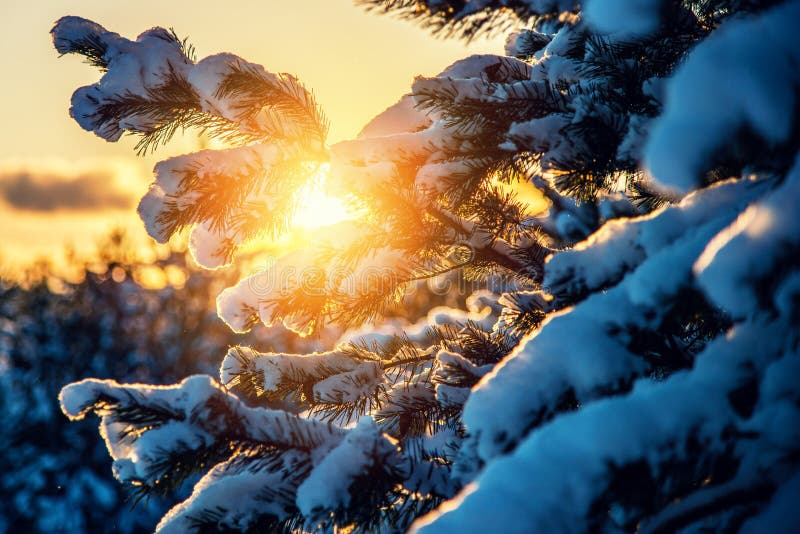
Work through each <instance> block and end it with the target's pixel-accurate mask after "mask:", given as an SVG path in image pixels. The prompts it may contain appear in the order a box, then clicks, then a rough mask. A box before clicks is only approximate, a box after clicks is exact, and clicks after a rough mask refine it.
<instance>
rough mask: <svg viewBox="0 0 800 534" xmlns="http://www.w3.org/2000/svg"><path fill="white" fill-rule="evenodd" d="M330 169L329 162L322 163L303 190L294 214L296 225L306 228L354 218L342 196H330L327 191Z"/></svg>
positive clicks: (319, 226)
mask: <svg viewBox="0 0 800 534" xmlns="http://www.w3.org/2000/svg"><path fill="white" fill-rule="evenodd" d="M328 170H329V166H328V165H327V164H324V165H322V166H321V167H320V168H319V169H318V170H317V173H316V174H315V176H314V178H312V180H311V183H309V184H308V185H307V186H306V187H305V188H304V191H302V193H301V197H300V205H299V207H298V209H297V211H296V212H295V216H294V226H295V227H298V228H300V229H305V230H308V229H314V228H322V227H323V226H330V225H332V224H336V223H338V222H341V221H345V220H347V219H352V218H353V214H352V213H350V211H349V210H348V209H347V206H346V205H345V203H344V201H343V200H342V199H341V198H338V197H333V196H330V195H328V194H327V193H326V192H325V179H326V178H327V176H328Z"/></svg>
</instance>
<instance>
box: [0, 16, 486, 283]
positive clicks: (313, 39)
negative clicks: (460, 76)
mask: <svg viewBox="0 0 800 534" xmlns="http://www.w3.org/2000/svg"><path fill="white" fill-rule="evenodd" d="M63 15H79V16H82V17H86V18H89V19H93V20H95V21H96V22H99V23H100V24H102V25H104V26H105V27H106V28H108V29H109V30H112V31H116V32H118V33H120V34H121V35H124V36H125V37H128V38H135V37H136V35H138V34H139V33H140V32H142V31H144V30H145V29H147V28H150V27H152V26H164V27H167V28H168V27H173V28H175V30H176V31H177V33H178V34H179V35H181V36H188V37H189V40H190V42H191V43H192V44H194V46H195V48H196V50H197V55H198V58H202V57H204V56H206V55H210V54H214V53H217V52H223V51H226V52H232V53H234V54H238V55H240V56H242V57H243V58H245V59H247V60H248V61H252V62H255V63H260V64H262V65H264V66H265V67H266V68H267V69H268V70H271V71H274V72H290V73H293V74H295V75H297V76H298V77H299V78H300V79H301V80H302V81H303V82H304V83H305V84H306V86H308V87H309V88H311V89H313V90H314V92H315V94H316V96H317V98H318V100H319V102H320V103H321V105H322V106H323V107H324V109H325V111H326V113H327V114H328V117H329V118H330V120H331V134H330V139H329V140H330V142H335V141H339V140H342V139H346V138H349V137H352V136H354V135H356V134H357V133H358V131H359V130H360V129H361V127H362V126H363V125H364V124H365V123H366V122H367V121H368V120H369V119H370V118H372V117H373V116H374V115H376V114H377V113H379V112H381V111H382V110H383V109H385V108H386V107H387V106H389V105H391V104H392V103H394V102H395V101H396V100H397V99H398V98H399V97H400V96H401V95H402V94H404V93H405V92H407V91H408V89H409V87H410V85H411V82H412V80H413V78H414V76H416V75H420V74H422V75H433V74H436V73H437V72H439V71H441V70H442V69H443V68H444V67H446V66H447V65H449V64H450V63H452V62H453V61H455V60H456V59H459V58H461V57H464V56H466V55H469V54H473V53H487V52H489V53H500V52H501V51H502V40H501V39H499V38H498V39H495V40H484V41H478V42H476V43H472V44H471V45H469V46H468V45H465V44H464V43H462V42H460V41H455V40H440V39H435V38H433V37H431V36H430V35H429V34H428V33H427V32H425V31H424V30H421V29H419V28H417V27H415V26H413V25H412V24H410V23H408V22H403V21H399V20H396V19H393V18H390V17H385V16H378V15H374V14H368V13H365V12H364V11H363V10H362V9H360V8H357V7H355V6H354V5H353V3H352V1H351V0H260V1H252V2H244V1H228V2H220V1H209V0H194V1H192V2H184V1H171V0H159V1H152V0H136V1H123V0H114V1H110V0H81V1H71V2H69V1H63V0H50V1H46V0H38V1H30V0H2V2H0V46H2V50H3V54H2V55H1V56H0V72H2V80H3V83H0V102H2V103H3V105H2V108H1V109H2V117H3V127H2V129H0V267H2V268H4V269H8V268H9V267H11V266H18V265H21V264H25V263H28V262H30V261H32V260H33V259H35V258H36V257H37V256H47V257H50V258H53V259H55V260H57V257H58V256H59V255H60V253H61V251H62V250H63V248H64V246H65V245H66V244H68V243H70V244H72V245H73V246H74V247H75V248H76V249H77V250H78V251H81V252H87V253H88V252H89V251H90V250H91V249H92V248H93V247H94V243H95V242H96V240H97V239H98V238H99V237H100V236H102V235H104V234H105V233H106V232H107V231H108V230H109V228H111V227H112V226H114V225H120V226H124V227H126V228H129V229H131V230H132V231H133V232H135V233H136V235H137V236H138V237H139V239H144V233H143V231H142V229H141V225H140V223H139V222H138V219H137V217H136V214H135V209H134V207H133V206H132V205H129V202H134V203H135V202H136V201H137V200H138V198H139V197H140V196H141V194H143V192H144V191H145V189H146V187H147V183H148V182H149V181H150V170H151V168H152V166H153V164H154V163H155V162H156V161H158V160H159V159H164V158H166V157H169V156H171V155H175V154H180V153H184V152H188V151H191V150H194V149H196V148H197V147H196V141H195V140H194V138H191V137H187V138H185V139H179V140H175V141H173V142H172V143H171V144H169V145H168V146H166V147H164V148H162V149H160V150H159V151H158V152H157V153H156V154H155V156H148V157H146V158H139V157H136V156H135V155H134V153H133V150H132V147H133V145H134V142H133V140H132V139H129V138H123V140H122V141H120V142H118V143H107V142H105V141H103V140H101V139H99V138H97V137H95V136H94V135H93V134H91V133H89V132H85V131H83V130H81V129H80V128H79V127H78V125H77V124H76V123H75V122H73V121H72V120H71V119H70V118H69V116H68V111H67V110H68V108H69V100H70V96H71V94H72V92H73V91H74V90H75V89H76V88H77V87H78V86H81V85H87V84H90V83H94V82H95V81H97V79H98V78H99V73H98V72H97V71H95V70H94V69H93V68H92V67H90V66H89V65H85V64H83V63H82V62H81V61H80V58H78V57H63V58H60V59H59V58H58V56H57V54H56V52H55V51H54V49H53V47H52V44H51V41H50V35H49V30H50V28H51V27H52V25H53V23H54V22H55V20H57V19H58V18H59V17H61V16H63ZM109 180H111V181H113V182H114V183H115V187H113V188H107V189H108V192H105V193H103V194H100V193H98V191H100V190H101V189H102V188H98V187H95V185H96V184H102V183H107V181H109ZM65 181H66V182H71V183H70V184H67V185H64V183H63V182H65ZM31 199H33V200H31ZM65 199H66V200H65ZM63 204H66V207H63V206H62V205H63Z"/></svg>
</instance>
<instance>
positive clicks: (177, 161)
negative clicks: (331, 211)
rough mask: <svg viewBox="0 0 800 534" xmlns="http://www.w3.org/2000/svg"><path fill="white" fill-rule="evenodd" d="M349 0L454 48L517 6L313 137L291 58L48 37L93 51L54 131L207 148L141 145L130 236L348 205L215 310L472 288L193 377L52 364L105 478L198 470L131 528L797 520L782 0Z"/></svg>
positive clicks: (317, 306) (241, 318)
mask: <svg viewBox="0 0 800 534" xmlns="http://www.w3.org/2000/svg"><path fill="white" fill-rule="evenodd" d="M365 3H366V4H367V5H368V7H371V8H372V9H377V10H382V11H386V12H394V13H397V14H399V15H401V16H404V17H407V18H413V19H415V20H418V21H419V22H420V23H421V24H422V25H424V26H426V27H431V28H433V29H434V30H436V31H440V32H444V33H445V34H448V35H457V36H461V37H465V38H471V37H473V36H475V35H479V34H480V33H482V32H491V31H497V30H498V29H503V28H504V27H505V25H506V24H507V23H508V21H509V20H516V21H517V23H519V24H526V25H527V26H528V28H527V29H523V30H520V31H518V32H515V33H513V34H512V35H511V36H510V37H509V40H508V46H507V50H506V52H507V55H506V56H473V57H470V58H466V59H464V60H462V61H459V62H456V63H455V64H453V65H452V66H450V67H449V68H447V69H446V70H445V71H444V72H442V73H441V74H440V75H438V76H436V77H433V78H418V79H417V80H416V81H415V82H414V84H413V86H412V91H411V93H410V94H409V95H407V96H405V97H403V98H402V99H400V101H399V102H398V103H397V104H395V105H394V106H392V107H391V108H389V109H388V110H387V111H385V112H384V113H383V114H381V115H379V116H378V117H376V118H375V119H374V120H373V121H371V122H370V123H369V124H367V126H366V127H365V128H364V129H363V131H362V132H361V134H360V135H359V136H358V137H357V138H356V139H354V140H351V141H345V142H342V143H338V144H336V145H333V146H331V147H328V146H327V145H326V144H325V137H326V131H327V123H326V120H325V118H324V115H323V113H322V112H321V111H320V110H319V108H318V106H317V105H316V103H315V101H314V98H313V96H312V94H311V93H310V92H309V91H308V90H306V89H305V88H304V87H303V86H302V85H301V84H300V83H299V82H298V81H297V80H296V79H295V78H293V77H292V76H289V75H285V74H274V73H271V72H268V71H266V70H265V69H263V68H262V67H260V66H258V65H254V64H251V63H248V62H246V61H244V60H243V59H240V58H238V57H235V56H232V55H230V54H220V55H216V56H210V57H207V58H205V59H202V60H200V61H195V59H194V57H193V54H192V52H191V47H190V46H189V45H188V44H187V42H186V41H185V40H181V39H179V38H178V37H176V36H175V35H174V33H172V32H167V31H165V30H163V29H159V28H156V29H152V30H149V31H147V32H145V33H143V34H142V35H140V36H139V38H138V39H137V40H136V41H129V40H127V39H124V38H122V37H120V36H119V35H117V34H114V33H110V32H108V31H106V30H105V29H103V28H102V27H100V26H98V25H97V24H95V23H92V22H89V21H86V20H84V19H79V18H75V17H66V18H64V19H61V20H60V21H59V22H58V23H57V24H56V26H55V28H54V29H53V38H54V43H55V46H56V48H57V50H58V51H59V52H61V53H79V54H82V55H83V56H84V57H85V58H86V59H87V60H88V61H89V62H90V63H92V64H94V65H96V66H98V67H100V68H101V70H103V71H104V74H103V78H102V80H101V81H100V82H99V83H97V84H94V85H91V86H87V87H83V88H80V89H78V90H77V91H76V92H75V94H74V96H73V100H72V108H71V114H72V116H73V117H74V118H75V119H76V121H77V122H78V123H79V124H80V125H81V126H82V127H84V128H85V129H87V130H90V131H94V132H95V133H96V134H98V135H99V136H101V137H103V138H105V139H107V140H109V141H115V140H117V139H119V137H120V136H121V135H123V134H124V133H130V134H133V135H138V136H140V140H139V143H138V145H137V146H138V148H139V149H141V150H149V149H150V148H153V147H155V146H156V145H158V144H160V143H162V142H164V141H166V140H168V139H169V138H170V137H171V136H172V135H173V134H174V133H175V132H176V131H177V130H178V129H179V128H199V129H201V130H203V131H205V132H207V133H209V134H210V135H212V136H216V137H219V138H221V139H223V140H224V141H226V142H228V145H229V148H226V149H223V150H216V151H210V150H207V151H202V152H198V153H195V154H188V155H184V156H179V157H175V158H171V159H168V160H166V161H163V162H161V163H159V164H158V165H157V166H156V178H155V181H154V183H153V185H152V186H151V188H150V191H149V192H148V194H147V195H146V196H145V197H144V198H143V199H142V202H141V204H140V206H139V213H140V215H141V216H142V218H143V220H144V222H145V225H146V227H147V229H148V231H149V233H150V234H151V235H152V236H153V237H154V238H156V239H157V240H161V241H164V240H166V239H167V238H169V236H171V235H172V234H174V233H175V232H176V231H178V230H180V229H182V228H184V227H191V237H190V240H191V246H192V252H193V254H194V256H195V258H196V259H197V260H198V261H199V262H200V263H201V264H203V265H205V266H207V267H211V268H214V267H217V266H220V265H223V264H225V263H228V262H230V261H232V260H233V258H234V257H235V254H236V251H237V249H238V248H239V247H240V246H241V245H243V244H244V243H246V242H248V241H249V240H252V239H254V238H257V237H259V236H262V235H264V234H268V235H279V234H280V233H281V232H283V231H284V230H285V229H286V228H287V227H288V226H289V224H290V221H291V218H292V216H293V206H295V205H296V203H297V201H298V198H299V196H300V195H302V194H303V191H305V190H307V188H308V187H313V186H314V183H315V182H316V181H317V180H318V179H319V176H321V175H324V174H327V180H328V186H329V187H331V188H333V189H336V190H339V191H341V192H342V194H346V195H349V198H350V200H351V202H352V204H353V206H354V207H355V208H358V210H359V214H360V216H359V218H357V219H356V220H354V221H348V222H346V223H341V224H339V225H338V226H334V227H332V228H331V229H330V230H329V232H330V234H331V236H332V237H331V239H329V240H327V241H326V240H325V239H323V237H324V236H320V241H319V243H318V246H316V247H314V249H313V250H311V251H309V252H308V254H306V255H310V256H311V257H312V258H314V259H315V260H316V262H317V263H312V264H308V263H306V267H307V268H306V269H305V270H302V271H298V272H300V273H301V275H300V276H299V278H298V277H289V279H286V278H281V276H280V275H281V274H283V273H287V272H295V271H293V269H295V268H297V267H298V266H300V267H302V266H303V264H304V262H308V261H309V260H308V258H305V257H302V256H303V254H294V255H292V256H290V257H286V258H281V259H279V260H278V261H277V262H276V263H275V264H274V265H273V266H272V267H271V270H268V271H266V272H261V273H256V274H254V275H253V276H251V277H249V278H245V279H243V280H242V281H240V282H239V283H238V284H236V285H235V286H233V287H231V288H228V289H226V290H224V291H223V292H222V293H221V294H220V296H219V297H218V300H217V307H218V312H219V314H220V316H221V317H222V318H223V319H224V320H225V322H227V323H228V325H229V326H231V328H232V329H234V330H235V331H244V330H248V329H249V328H251V327H252V326H253V325H255V324H256V323H257V322H259V321H260V322H263V323H265V324H267V325H271V324H274V323H277V322H280V323H283V324H284V325H286V326H287V327H289V328H292V329H294V330H295V331H297V332H298V333H301V334H304V335H307V334H309V333H312V332H315V331H319V330H320V329H322V328H324V327H325V325H326V324H328V323H336V324H340V325H360V324H363V323H365V322H366V321H368V320H370V319H373V318H374V317H376V316H378V315H379V314H380V313H381V312H383V311H384V310H385V309H386V307H387V306H388V305H389V304H391V303H392V302H396V301H397V300H398V299H400V298H401V297H402V296H403V294H404V292H406V291H407V290H408V289H409V288H410V287H413V283H414V282H415V281H418V280H420V279H430V278H434V277H437V276H441V275H442V274H446V273H452V272H458V273H460V274H461V275H462V276H464V277H465V279H467V280H474V279H480V280H485V279H491V280H492V284H491V285H490V287H492V288H494V289H495V290H497V288H498V287H502V288H503V291H505V293H504V294H502V295H500V296H499V297H498V296H492V294H491V293H488V292H482V293H479V294H476V295H474V296H473V298H472V300H471V301H470V303H471V304H472V305H473V306H474V307H476V308H475V309H473V310H472V311H471V312H470V313H462V315H461V320H460V321H458V320H456V322H455V323H453V318H454V317H455V316H456V315H457V314H454V313H452V312H448V314H447V315H448V317H449V319H447V320H441V319H440V318H437V317H436V316H435V315H433V316H430V319H431V320H432V322H434V323H437V324H434V325H432V326H431V327H430V328H429V329H428V330H427V331H426V332H424V333H420V331H419V329H415V330H414V331H413V332H410V333H408V335H402V334H400V335H396V336H390V335H386V331H381V329H380V328H376V329H375V330H376V331H375V332H373V333H370V332H367V331H362V332H361V333H359V334H356V335H355V336H353V337H351V338H350V339H349V340H348V342H346V343H341V344H338V345H337V346H335V347H333V348H332V349H331V350H329V351H326V352H315V353H313V354H288V353H276V352H270V353H261V352H257V351H255V350H253V349H252V348H248V347H242V346H237V347H233V348H231V349H230V350H229V351H228V354H227V355H226V356H225V358H224V359H223V363H222V366H221V369H220V381H219V382H217V381H216V380H214V379H213V378H211V377H209V376H199V375H198V376H193V377H190V378H187V379H185V380H184V381H183V382H181V383H180V384H176V385H174V386H167V387H155V386H146V385H140V384H129V385H123V384H119V383H117V382H114V381H109V380H84V381H82V382H78V383H75V384H71V385H69V386H67V387H66V388H65V389H64V390H62V393H61V403H62V409H63V410H64V412H65V413H66V414H68V415H69V416H70V417H72V418H82V417H84V416H86V415H87V414H88V413H90V412H94V413H96V414H97V415H99V416H100V417H101V429H102V434H103V436H104V438H105V439H106V442H107V444H108V449H109V451H110V453H111V455H112V457H113V459H114V472H115V474H116V476H117V478H118V479H119V480H120V481H121V482H122V483H123V484H125V485H127V486H129V487H131V488H132V489H133V490H134V491H135V492H136V493H137V494H139V495H148V494H158V493H161V492H163V491H164V489H165V488H171V487H175V486H176V485H178V484H180V483H181V481H182V480H184V479H185V478H187V477H189V476H191V475H194V474H197V473H204V475H203V477H202V478H201V479H200V481H199V482H198V483H197V484H196V485H195V487H194V491H193V493H192V495H191V496H190V497H189V498H188V499H187V500H185V501H184V502H182V503H180V504H178V505H176V506H175V507H174V508H173V509H172V510H171V511H170V512H169V513H168V514H167V515H166V516H165V517H164V518H163V519H162V520H161V522H160V523H159V526H158V530H159V531H162V532H185V531H191V530H195V531H216V530H226V531H227V530H235V531H273V530H276V531H280V530H297V529H302V530H310V531H314V530H322V531H326V530H332V529H337V528H341V529H344V530H347V531H364V532H375V531H402V530H405V529H407V528H408V527H411V526H412V523H413V522H414V521H415V520H417V522H416V523H414V525H413V528H415V529H417V530H419V531H423V532H452V531H465V532H466V531H480V532H482V531H485V530H488V529H490V528H502V529H503V531H505V532H528V531H587V530H592V531H619V530H622V531H629V530H630V531H633V530H642V531H647V532H673V531H676V530H680V529H694V530H699V529H710V530H712V531H727V530H737V529H741V530H745V531H748V530H749V531H754V532H760V531H765V530H767V531H776V530H781V529H783V530H786V531H787V532H790V531H793V530H796V529H797V527H798V522H799V521H800V516H798V513H797V511H796V509H795V508H796V507H794V506H792V505H793V503H794V502H796V500H797V498H798V494H800V474H799V472H798V458H800V456H798V452H799V451H798V443H800V441H798V439H797V437H798V436H797V429H798V428H800V424H798V422H800V406H799V404H800V394H799V393H798V388H797V385H796V380H794V379H793V377H796V376H797V371H798V365H800V363H799V362H800V359H798V354H797V351H798V337H797V332H798V317H800V313H798V303H800V298H798V295H800V285H798V284H799V283H798V280H800V278H798V274H797V266H798V265H797V259H798V258H800V250H798V249H800V241H798V237H797V236H798V234H797V232H796V229H797V227H798V224H797V223H798V222H800V221H798V216H797V214H796V212H795V210H794V209H793V204H794V203H795V202H796V201H797V199H798V197H799V196H800V189H799V188H800V163H798V161H799V160H798V148H800V147H799V146H798V145H799V143H800V135H799V132H800V121H798V118H799V117H800V112H799V111H798V109H800V105H799V104H798V102H797V98H798V95H800V90H799V89H800V77H799V75H798V73H800V69H798V65H800V56H799V55H798V50H800V47H798V44H800V43H798V37H797V34H796V31H795V28H794V26H796V23H797V21H798V20H800V2H797V1H786V2H758V1H754V0H747V1H730V0H720V1H712V0H704V1H699V2H698V1H694V2H692V1H683V2H679V1H667V0H636V1H635V2H621V1H619V0H593V1H588V2H586V9H585V10H581V8H580V5H579V3H577V2H574V1H569V0H558V1H556V0H550V1H547V0H527V1H523V0H520V1H503V2H493V1H488V0H482V1H473V2H463V1H461V2H455V1H454V2H450V1H439V0H437V1H436V2H434V1H427V0H419V1H413V0H407V1H406V0H383V1H381V0H375V1H368V2H365ZM509 17H512V18H509ZM516 181H529V182H530V183H532V184H534V185H535V186H536V187H537V188H538V189H539V190H540V191H541V192H542V194H543V195H544V197H545V198H547V200H548V201H549V209H548V211H547V212H546V213H545V214H542V215H540V216H533V215H531V214H530V213H529V212H528V210H526V209H525V207H524V206H523V205H521V203H519V202H518V201H517V200H516V199H515V198H514V196H513V194H509V192H508V187H506V185H507V184H513V183H514V182H516ZM326 243H327V244H326ZM309 265H311V266H310V267H309ZM320 265H322V266H323V267H320ZM275 280H279V283H275ZM498 281H501V282H500V284H498ZM483 304H486V305H487V306H485V308H486V309H485V310H484V311H483V312H479V310H478V308H480V307H484V306H483ZM441 323H446V324H441ZM376 339H380V340H381V342H375V343H371V342H370V340H373V341H374V340H376ZM259 399H260V400H262V401H268V402H269V403H270V406H271V408H268V407H265V406H264V403H263V402H258V401H259ZM445 502H446V504H445V505H443V506H441V507H440V505H441V504H442V503H445ZM423 516H424V517H423Z"/></svg>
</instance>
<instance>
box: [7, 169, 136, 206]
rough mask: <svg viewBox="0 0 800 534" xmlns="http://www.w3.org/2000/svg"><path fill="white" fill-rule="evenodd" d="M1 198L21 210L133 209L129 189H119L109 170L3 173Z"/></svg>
mask: <svg viewBox="0 0 800 534" xmlns="http://www.w3.org/2000/svg"><path fill="white" fill-rule="evenodd" d="M0 197H2V199H3V200H5V201H6V203H8V204H9V205H10V206H12V207H13V208H16V209H19V210H30V211H55V210H60V209H65V210H74V211H100V210H106V209H124V208H130V207H131V206H133V204H134V198H133V195H132V194H131V193H130V192H126V191H123V190H120V189H119V188H118V187H117V185H116V181H115V180H114V177H113V176H112V175H111V174H110V173H108V172H102V171H88V172H83V173H80V174H77V175H62V174H58V173H55V172H35V171H21V172H6V173H0Z"/></svg>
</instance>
